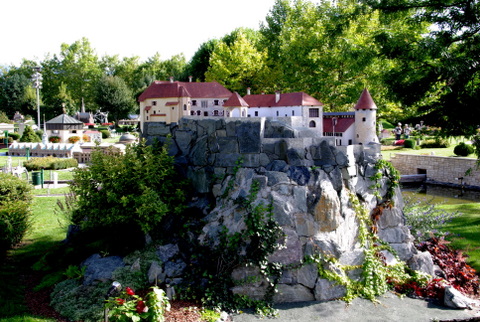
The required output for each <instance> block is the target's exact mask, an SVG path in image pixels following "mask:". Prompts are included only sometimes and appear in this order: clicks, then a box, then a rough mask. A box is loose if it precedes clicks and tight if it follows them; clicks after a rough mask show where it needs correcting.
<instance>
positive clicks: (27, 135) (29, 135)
mask: <svg viewBox="0 0 480 322" xmlns="http://www.w3.org/2000/svg"><path fill="white" fill-rule="evenodd" d="M41 141H42V140H41V139H40V137H39V136H38V135H37V134H35V132H34V131H33V129H32V128H31V127H30V126H26V127H25V129H24V130H23V134H22V137H21V138H20V142H41Z"/></svg>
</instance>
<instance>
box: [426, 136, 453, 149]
mask: <svg viewBox="0 0 480 322" xmlns="http://www.w3.org/2000/svg"><path fill="white" fill-rule="evenodd" d="M420 146H421V147H422V148H423V149H427V148H448V147H449V146H450V143H449V142H448V141H447V140H445V139H442V138H440V137H437V138H435V139H433V140H425V141H423V142H422V144H421V145H420Z"/></svg>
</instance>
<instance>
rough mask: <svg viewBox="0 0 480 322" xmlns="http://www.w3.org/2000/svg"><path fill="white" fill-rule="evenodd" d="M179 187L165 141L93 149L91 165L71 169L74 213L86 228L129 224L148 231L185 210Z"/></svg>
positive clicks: (74, 217) (75, 220) (183, 197)
mask: <svg viewBox="0 0 480 322" xmlns="http://www.w3.org/2000/svg"><path fill="white" fill-rule="evenodd" d="M183 188H184V187H182V185H181V183H180V182H179V180H178V175H177V174H176V173H175V171H174V167H173V157H171V156H169V155H168V153H167V150H166V148H165V147H159V146H158V145H156V144H155V145H149V146H147V145H146V144H145V142H141V143H139V144H138V145H129V146H127V148H126V151H125V153H124V154H121V153H117V154H114V153H109V154H104V153H103V152H102V151H101V150H96V151H94V152H93V153H92V159H91V164H90V165H89V167H87V168H83V169H80V168H79V169H76V170H75V171H74V175H73V185H72V191H73V193H74V194H75V195H76V197H77V208H76V209H75V211H74V213H73V218H72V219H73V222H74V223H75V224H79V225H82V226H83V227H84V228H86V229H89V228H98V227H113V226H115V225H127V226H130V227H132V228H133V227H139V228H140V229H141V230H142V231H143V232H144V233H148V232H150V231H151V230H152V229H154V228H155V227H156V226H157V225H159V224H160V222H161V220H162V218H163V217H164V216H165V215H167V214H172V215H175V214H179V213H180V212H181V211H182V210H183V208H184V205H183V204H184V201H185V196H184V191H185V190H184V189H183Z"/></svg>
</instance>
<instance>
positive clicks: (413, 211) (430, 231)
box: [403, 198, 460, 242]
mask: <svg viewBox="0 0 480 322" xmlns="http://www.w3.org/2000/svg"><path fill="white" fill-rule="evenodd" d="M403 212H404V214H405V219H406V224H407V226H408V227H409V228H410V232H411V233H412V235H413V237H414V238H415V240H416V241H417V242H422V241H425V240H427V239H429V238H431V237H444V236H447V235H449V232H448V231H446V230H445V225H446V224H447V223H449V222H451V221H452V220H453V219H455V218H457V217H459V216H460V213H459V212H456V211H455V212H447V211H445V210H443V209H441V208H440V207H439V205H438V204H436V203H433V202H432V201H431V200H428V199H424V200H419V199H417V200H415V198H405V206H404V208H403Z"/></svg>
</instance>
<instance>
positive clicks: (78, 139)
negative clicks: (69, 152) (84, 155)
mask: <svg viewBox="0 0 480 322" xmlns="http://www.w3.org/2000/svg"><path fill="white" fill-rule="evenodd" d="M78 141H80V137H79V136H77V135H75V136H71V137H69V138H68V142H70V143H77V142H78Z"/></svg>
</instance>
